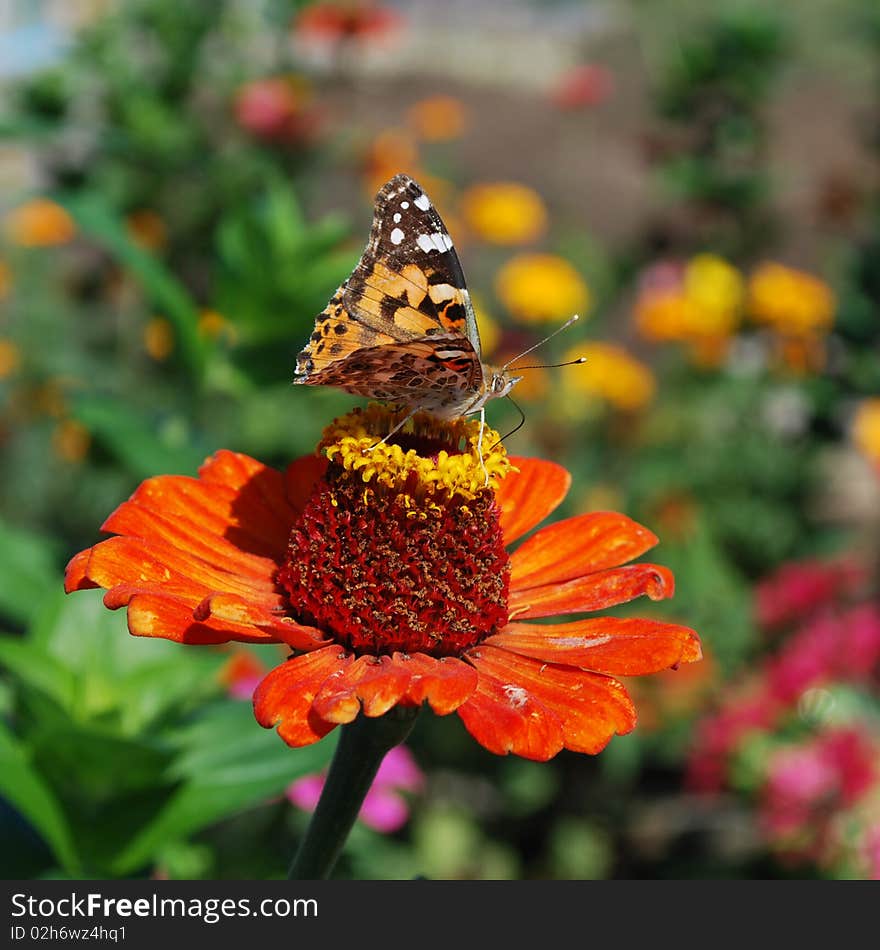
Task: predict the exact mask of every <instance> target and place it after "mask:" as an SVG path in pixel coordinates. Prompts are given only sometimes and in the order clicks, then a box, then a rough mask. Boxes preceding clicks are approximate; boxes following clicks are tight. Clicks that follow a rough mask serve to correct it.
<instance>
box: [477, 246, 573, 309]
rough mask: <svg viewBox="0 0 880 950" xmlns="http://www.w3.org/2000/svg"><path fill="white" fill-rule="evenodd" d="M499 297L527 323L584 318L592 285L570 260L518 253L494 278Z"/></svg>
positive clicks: (554, 256) (545, 255)
mask: <svg viewBox="0 0 880 950" xmlns="http://www.w3.org/2000/svg"><path fill="white" fill-rule="evenodd" d="M495 291H496V293H497V294H498V298H499V299H500V300H501V302H502V303H503V304H504V306H505V307H507V309H508V310H509V311H510V313H511V314H512V315H513V316H514V317H516V318H517V319H518V320H522V321H523V322H524V323H549V322H551V321H562V320H565V319H567V318H568V317H570V316H571V315H572V314H575V313H579V314H580V315H581V316H582V317H583V316H584V315H585V312H586V311H587V310H589V307H590V303H591V294H590V288H589V287H587V285H586V283H585V281H584V279H583V278H582V277H581V275H580V274H579V273H578V272H577V271H576V270H575V269H574V267H572V265H571V264H569V262H568V261H567V260H565V259H564V258H562V257H557V256H556V255H555V254H519V255H517V256H516V257H513V258H511V259H510V260H509V261H508V262H507V263H506V264H505V265H504V266H503V267H502V268H501V270H500V271H499V272H498V274H497V276H496V278H495Z"/></svg>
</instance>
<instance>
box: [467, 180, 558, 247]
mask: <svg viewBox="0 0 880 950" xmlns="http://www.w3.org/2000/svg"><path fill="white" fill-rule="evenodd" d="M461 209H462V214H463V215H464V219H465V222H466V223H467V225H468V227H469V228H470V229H471V231H473V233H474V234H476V235H477V236H478V237H480V238H482V239H483V240H484V241H489V242H490V243H492V244H528V243H529V242H530V241H534V240H535V239H536V238H538V237H540V236H541V235H542V234H543V233H544V231H545V230H546V228H547V209H546V207H545V206H544V202H543V201H542V200H541V196H540V195H539V194H538V193H537V192H535V191H533V190H532V189H531V188H528V187H526V186H525V185H520V184H518V183H517V182H512V181H499V182H492V183H489V184H485V185H474V186H473V187H471V188H468V189H467V190H466V191H465V192H464V194H463V195H462V198H461Z"/></svg>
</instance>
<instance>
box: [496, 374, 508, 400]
mask: <svg viewBox="0 0 880 950" xmlns="http://www.w3.org/2000/svg"><path fill="white" fill-rule="evenodd" d="M508 388H509V386H508V381H507V377H506V376H503V375H502V374H501V373H496V374H495V375H494V376H493V377H492V393H493V394H494V395H496V396H500V395H503V394H504V393H505V392H507V390H508Z"/></svg>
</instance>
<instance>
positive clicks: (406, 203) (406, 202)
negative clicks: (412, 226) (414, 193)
mask: <svg viewBox="0 0 880 950" xmlns="http://www.w3.org/2000/svg"><path fill="white" fill-rule="evenodd" d="M400 207H401V208H403V210H404V211H406V209H407V208H408V207H409V202H408V201H401V202H400Z"/></svg>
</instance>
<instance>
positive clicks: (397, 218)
mask: <svg viewBox="0 0 880 950" xmlns="http://www.w3.org/2000/svg"><path fill="white" fill-rule="evenodd" d="M399 222H400V212H399V211H395V212H394V223H395V224H398V223H399Z"/></svg>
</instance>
